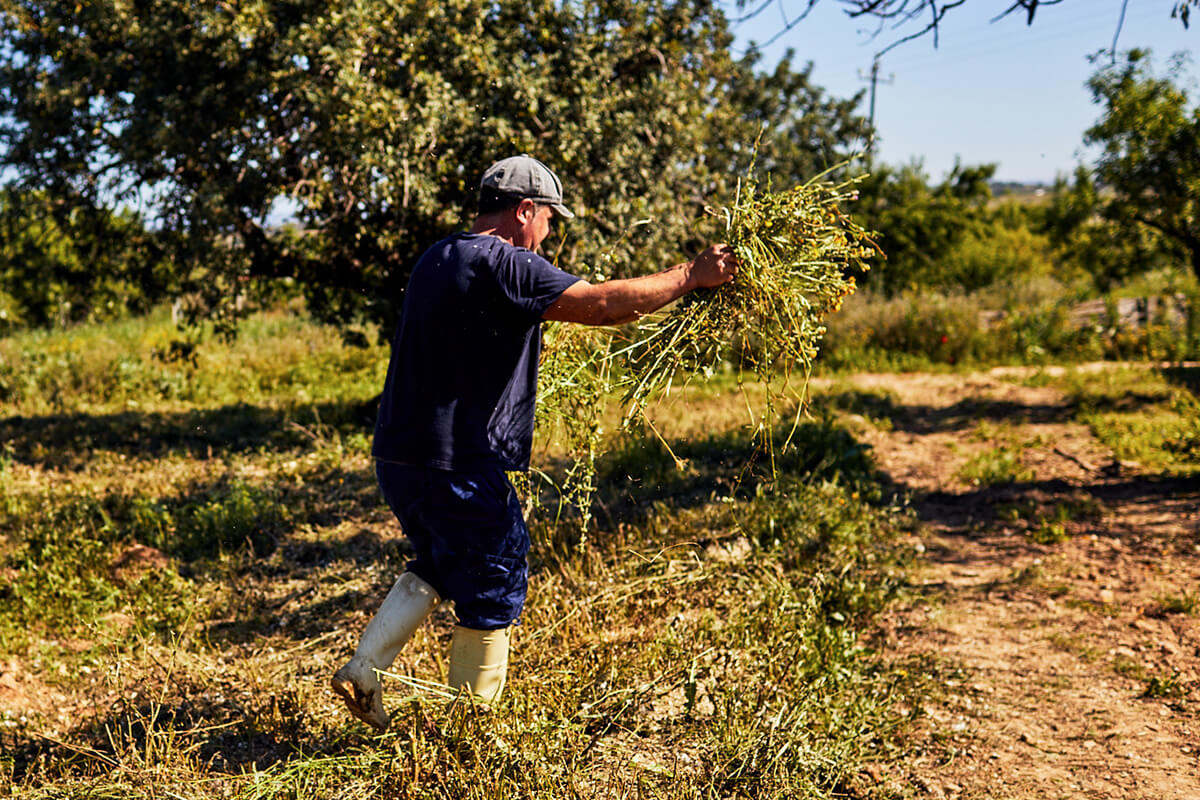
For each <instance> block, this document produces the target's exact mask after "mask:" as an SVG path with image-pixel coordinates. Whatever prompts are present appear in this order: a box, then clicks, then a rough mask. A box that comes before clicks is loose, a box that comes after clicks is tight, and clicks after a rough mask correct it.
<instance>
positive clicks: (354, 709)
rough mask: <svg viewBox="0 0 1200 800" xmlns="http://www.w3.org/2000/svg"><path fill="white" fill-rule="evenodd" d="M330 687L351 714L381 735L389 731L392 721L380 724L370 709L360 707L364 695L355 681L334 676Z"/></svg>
mask: <svg viewBox="0 0 1200 800" xmlns="http://www.w3.org/2000/svg"><path fill="white" fill-rule="evenodd" d="M329 686H330V688H332V689H333V693H334V694H336V695H337V696H338V697H340V698H341V699H342V702H343V703H345V704H346V709H347V710H348V711H349V712H350V713H351V714H353V715H354V716H355V717H357V718H358V719H360V720H362V721H363V722H365V723H367V724H368V725H370V726H371V727H372V728H374V729H375V730H377V731H379V732H380V733H383V732H384V731H386V730H387V728H388V723H389V722H390V721H391V720H385V721H384V722H383V723H380V721H379V720H378V719H376V718H375V717H374V716H373V715H372V714H371V711H370V710H369V709H364V708H363V707H362V706H361V705H360V702H361V699H362V693H361V692H360V691H359V690H358V687H357V686H355V684H354V681H352V680H350V679H349V678H344V677H342V676H341V675H334V676H333V679H332V680H330V682H329Z"/></svg>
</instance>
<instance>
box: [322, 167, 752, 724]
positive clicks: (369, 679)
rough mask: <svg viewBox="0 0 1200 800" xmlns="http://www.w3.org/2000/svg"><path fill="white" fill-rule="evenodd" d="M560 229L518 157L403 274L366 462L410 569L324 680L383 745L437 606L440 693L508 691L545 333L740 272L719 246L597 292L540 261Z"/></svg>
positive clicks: (555, 193)
mask: <svg viewBox="0 0 1200 800" xmlns="http://www.w3.org/2000/svg"><path fill="white" fill-rule="evenodd" d="M556 216H557V217H560V218H563V219H570V218H571V217H573V216H574V214H572V213H571V211H570V210H569V209H568V208H567V207H566V206H565V205H563V193H562V184H561V182H560V181H559V180H558V178H557V176H555V175H554V173H553V172H551V171H550V169H549V168H548V167H547V166H546V165H545V164H543V163H542V162H540V161H538V160H537V159H535V158H532V157H530V156H528V155H520V156H514V157H512V158H506V159H504V160H502V161H499V162H497V163H495V164H493V165H492V166H491V167H489V168H488V169H487V171H486V172H484V174H483V179H482V180H481V182H480V198H479V214H478V217H477V218H476V221H475V224H474V225H473V226H472V228H471V230H470V232H468V233H459V234H455V235H453V236H451V237H449V238H447V239H444V240H442V241H441V242H438V243H437V244H435V245H434V246H433V247H431V248H430V249H429V250H428V251H426V252H425V254H424V255H422V256H421V258H420V259H419V260H418V261H417V264H416V266H415V267H414V268H413V272H412V276H411V278H410V280H409V284H408V289H407V290H406V293H405V297H404V307H403V310H402V312H401V317H400V324H399V326H398V327H397V329H396V335H395V337H394V339H393V340H392V355H391V361H390V363H389V365H388V375H387V380H386V383H385V385H384V390H383V397H382V400H381V402H380V407H379V418H378V421H377V423H376V426H375V440H374V446H373V448H372V453H373V455H374V456H375V459H376V475H377V477H378V479H379V485H380V488H381V489H382V491H383V496H384V499H385V500H386V501H387V503H388V505H389V506H390V507H391V509H392V511H393V512H394V513H395V514H396V517H397V518H398V519H399V520H400V525H401V527H402V528H403V530H404V533H405V535H406V536H407V537H408V539H409V541H410V542H411V543H412V545H413V548H414V550H415V551H416V555H415V557H414V558H413V560H412V561H411V562H409V564H408V568H407V571H406V572H405V573H404V574H403V575H401V576H400V578H399V580H397V581H396V583H395V585H394V586H393V587H392V589H391V591H390V592H388V595H387V597H386V598H384V601H383V605H382V606H381V607H380V609H379V612H378V613H377V614H376V615H375V617H374V618H373V619H372V620H371V622H370V623H369V624H368V625H367V627H366V630H364V631H363V635H362V640H361V641H360V643H359V645H358V648H357V650H356V651H355V653H354V657H353V658H352V659H351V660H350V662H349V663H348V664H346V665H345V666H344V667H342V668H341V669H340V670H338V671H337V674H335V675H334V677H333V681H332V685H333V689H334V691H335V692H336V693H337V694H338V695H339V696H340V697H341V698H342V699H343V700H344V701H345V703H346V705H347V707H348V708H349V710H350V712H351V713H353V714H354V715H355V716H356V717H358V718H359V719H361V720H363V721H364V722H367V723H369V724H371V725H373V726H375V727H376V728H378V729H380V730H384V729H386V728H387V725H388V715H387V713H386V712H385V711H384V709H383V690H382V687H381V686H380V683H379V678H378V675H377V670H385V669H387V668H388V667H389V666H390V665H391V663H392V661H393V660H394V659H395V658H396V655H397V654H398V653H399V651H400V648H401V647H402V646H403V645H404V643H405V642H406V641H408V639H409V637H411V636H412V634H413V632H414V631H415V630H416V628H417V627H418V626H419V625H420V624H421V622H422V621H423V620H424V619H425V617H426V616H428V615H429V613H430V612H431V611H432V610H433V608H434V607H435V606H436V605H437V604H438V603H439V602H440V601H442V600H452V601H453V602H454V605H455V614H456V616H457V618H458V625H457V627H456V628H455V630H454V637H453V641H452V644H451V648H450V674H449V684H450V686H452V687H454V688H456V689H465V690H467V691H470V692H472V693H473V694H475V695H476V696H478V697H480V698H482V699H483V700H485V701H489V702H490V701H492V700H495V699H496V698H497V697H498V696H499V695H500V692H501V690H502V689H503V687H504V680H505V676H506V674H507V668H508V646H509V627H510V626H511V625H512V624H513V623H514V622H515V621H516V620H517V617H518V616H519V614H520V612H521V607H522V605H523V604H524V601H525V589H526V563H525V556H526V553H527V552H528V550H529V532H528V530H527V529H526V527H525V520H524V518H523V516H522V513H521V507H520V504H519V502H518V500H517V496H516V493H515V492H514V490H513V487H512V484H511V483H509V481H508V478H507V477H506V475H505V472H506V471H523V470H527V469H528V468H529V453H530V448H531V445H532V438H533V415H534V400H535V397H536V393H537V392H536V390H537V386H536V384H537V365H538V357H539V354H540V348H541V323H542V321H543V320H556V321H561V322H578V323H582V324H585V325H614V324H618V323H622V322H628V321H630V320H634V319H637V318H638V317H640V316H642V315H643V314H648V313H650V312H651V311H655V310H657V309H659V308H661V307H662V306H664V305H666V304H667V303H670V302H671V301H673V300H676V299H678V298H679V297H682V296H683V295H684V294H687V293H688V292H690V291H692V290H693V289H697V288H700V287H710V286H719V285H721V284H723V283H726V282H728V281H731V280H733V277H734V275H735V274H736V272H737V262H736V259H735V258H734V256H733V253H732V250H731V249H730V248H729V247H727V246H725V245H715V246H713V247H710V248H708V249H707V250H705V251H704V252H703V253H702V254H701V255H700V256H699V257H698V258H697V259H696V260H695V261H689V262H685V263H682V264H677V265H675V266H673V267H670V268H669V269H666V270H664V271H662V272H659V273H657V274H654V275H647V276H644V277H640V278H631V279H628V280H614V281H609V282H606V283H600V284H596V285H592V284H589V283H588V282H587V281H583V280H580V279H578V278H576V277H574V276H572V275H569V274H568V273H566V272H563V271H562V270H560V269H558V268H556V267H554V266H553V265H551V264H550V263H549V262H548V261H546V260H545V259H544V258H542V257H541V256H540V255H538V252H537V251H538V249H539V247H540V246H541V244H542V241H543V240H544V239H545V238H546V236H547V235H548V234H549V232H550V225H551V222H552V220H553V218H554V217H556Z"/></svg>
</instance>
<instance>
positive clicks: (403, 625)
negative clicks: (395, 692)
mask: <svg viewBox="0 0 1200 800" xmlns="http://www.w3.org/2000/svg"><path fill="white" fill-rule="evenodd" d="M440 599H441V598H439V597H438V594H437V592H435V591H434V590H433V587H432V586H430V585H429V584H428V583H426V582H425V581H423V580H421V579H420V578H418V577H417V576H416V575H414V574H413V573H411V572H406V573H404V574H403V575H401V576H400V578H399V579H398V580H397V581H396V583H395V584H394V585H393V586H392V589H391V591H390V592H388V594H387V597H385V598H383V604H382V605H381V606H380V607H379V611H377V612H376V613H375V616H374V617H373V618H372V619H371V621H370V622H368V623H367V627H366V629H365V630H364V631H363V634H362V639H361V640H360V641H359V643H358V649H357V650H355V651H354V658H352V659H350V663H348V664H346V666H344V667H342V668H341V669H339V670H338V671H337V673H336V674H335V675H334V676H333V680H332V682H331V683H332V686H333V691H334V692H336V693H337V695H338V696H339V697H341V698H342V700H344V701H345V703H346V708H348V709H350V713H351V714H353V715H354V716H356V717H358V718H359V719H361V720H362V721H363V722H365V723H367V724H368V725H372V726H374V727H376V728H378V729H379V730H381V731H383V730H387V726H388V715H387V712H386V711H384V710H383V687H382V686H381V685H380V683H379V676H378V675H376V674H375V670H380V669H387V668H388V667H390V666H391V665H392V662H393V661H395V660H396V655H397V654H398V653H399V652H400V648H402V647H404V643H405V642H407V641H408V640H409V639H410V638H412V635H413V633H414V632H415V631H416V630H417V628H418V627H419V626H420V624H421V623H422V622H424V621H425V618H426V617H427V616H429V612H431V611H433V609H434V607H435V606H436V605H437V604H438V601H439V600H440Z"/></svg>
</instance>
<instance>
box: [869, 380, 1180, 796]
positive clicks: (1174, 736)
mask: <svg viewBox="0 0 1200 800" xmlns="http://www.w3.org/2000/svg"><path fill="white" fill-rule="evenodd" d="M1012 377H1013V376H1012V374H1011V372H1004V371H1000V370H997V371H994V372H991V373H982V374H976V375H971V376H966V377H964V376H962V375H929V374H916V375H886V376H884V375H880V376H875V375H860V376H857V377H855V378H853V379H851V381H850V383H851V385H852V386H853V387H855V390H856V391H861V392H862V393H863V396H864V397H876V398H878V397H879V396H880V395H879V392H881V391H886V393H887V395H886V396H888V397H889V398H890V400H889V401H888V402H887V403H886V404H884V406H883V407H881V408H875V409H871V408H868V409H867V410H866V411H864V415H865V416H864V417H863V419H862V423H863V424H862V432H861V435H862V436H863V437H864V438H865V439H866V440H867V441H869V442H870V443H871V444H872V445H874V447H875V452H876V456H877V459H878V462H879V464H880V467H881V468H882V470H883V471H884V472H886V473H887V475H888V476H889V477H890V479H891V480H892V481H893V482H895V483H896V484H897V485H898V486H899V487H900V488H902V489H905V490H909V491H911V492H912V496H913V497H914V498H915V499H914V507H915V510H916V512H917V514H918V515H919V517H920V518H921V520H922V526H921V537H922V544H923V546H924V548H925V552H924V556H923V562H922V564H921V565H920V567H919V569H918V576H919V578H918V579H919V581H920V583H921V584H922V585H921V587H920V592H919V595H918V597H917V598H915V599H914V602H912V603H911V604H908V606H907V607H906V608H905V609H903V610H902V611H900V612H898V613H897V614H896V615H894V616H893V617H892V618H890V619H889V620H888V622H887V624H886V625H885V629H884V631H883V632H882V634H881V638H882V640H883V641H882V644H883V646H885V647H886V648H888V649H889V650H891V651H893V652H898V653H902V654H918V653H924V654H931V655H933V656H934V657H935V658H937V659H938V660H939V662H940V663H942V664H944V665H946V667H947V669H948V670H950V671H951V672H953V671H954V669H955V668H961V669H960V674H961V676H962V677H961V679H960V680H951V681H948V682H947V685H946V690H947V691H946V694H945V696H944V697H943V698H941V699H938V700H936V701H934V703H933V704H932V705H931V706H930V707H928V708H926V709H925V711H926V716H925V717H924V722H923V723H922V726H921V733H920V734H919V736H918V737H917V741H916V742H915V744H914V747H913V751H914V752H915V757H914V758H912V759H910V760H909V761H907V762H906V763H905V764H902V765H891V766H890V767H888V768H887V769H883V770H881V771H880V774H879V775H878V776H876V777H877V778H878V779H879V780H881V781H890V782H893V783H895V784H896V788H897V790H898V791H899V793H900V794H901V795H902V796H916V797H923V796H926V797H936V798H1014V799H1016V798H1021V799H1024V798H1038V799H1039V800H1041V799H1042V798H1064V799H1065V798H1123V799H1124V798H1130V799H1132V798H1138V800H1141V799H1142V798H1144V799H1145V800H1200V764H1198V751H1200V675H1198V671H1200V670H1198V664H1200V616H1198V615H1200V608H1196V607H1195V605H1196V604H1197V603H1200V481H1196V480H1194V479H1193V480H1178V479H1177V480H1168V479H1162V478H1157V477H1154V476H1150V475H1145V474H1142V473H1141V471H1140V469H1139V467H1138V466H1137V465H1131V464H1121V463H1118V462H1116V461H1114V459H1113V456H1112V453H1111V452H1110V451H1108V450H1107V449H1106V448H1104V447H1103V446H1102V445H1101V444H1100V443H1099V442H1098V441H1097V440H1096V439H1095V438H1094V437H1093V435H1092V433H1091V432H1090V430H1089V429H1088V428H1087V427H1086V426H1084V425H1082V424H1080V423H1078V422H1076V421H1074V420H1073V419H1072V414H1071V413H1070V409H1069V408H1068V406H1067V405H1066V403H1065V400H1064V398H1063V397H1062V396H1061V394H1060V393H1059V392H1058V391H1056V390H1054V389H1053V388H1049V387H1045V386H1030V385H1023V384H1021V383H1020V382H1019V381H1016V380H1013V379H1012ZM868 406H869V404H868ZM972 466H974V467H975V468H976V469H977V470H979V469H984V470H986V469H988V468H991V469H993V470H1004V469H1008V470H1010V471H1013V472H1014V474H1016V475H1017V480H1016V481H1015V482H1008V483H1003V482H1001V483H997V484H993V485H992V486H991V487H990V488H989V487H988V486H987V485H986V484H987V481H986V480H984V481H982V482H974V481H972V480H970V479H968V478H967V477H964V472H965V471H966V470H969V469H970V468H971V467H972ZM1180 604H1184V605H1185V606H1187V607H1189V608H1190V610H1191V613H1186V610H1185V609H1181V608H1180ZM1189 604H1190V605H1189Z"/></svg>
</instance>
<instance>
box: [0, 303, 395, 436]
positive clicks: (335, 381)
mask: <svg viewBox="0 0 1200 800" xmlns="http://www.w3.org/2000/svg"><path fill="white" fill-rule="evenodd" d="M239 331H240V336H239V341H237V342H234V343H229V342H225V341H224V340H223V339H221V338H220V337H216V336H214V332H213V329H212V328H211V327H207V328H198V329H194V330H192V331H191V334H190V337H184V338H181V336H180V333H179V331H178V330H177V329H176V327H175V326H174V325H173V324H172V323H171V322H170V320H169V319H167V318H166V317H165V315H161V314H158V315H154V316H150V317H142V318H138V319H130V320H123V321H120V322H119V323H116V324H90V325H81V326H78V327H75V328H72V329H71V330H70V331H69V332H66V333H55V332H49V331H26V332H22V333H19V334H15V335H13V336H11V337H8V338H6V339H4V340H2V341H0V402H3V403H7V404H10V405H11V406H12V407H15V408H17V409H20V410H21V411H22V412H23V413H26V414H31V413H46V412H48V411H54V412H71V411H80V410H86V411H90V412H94V411H97V410H100V409H106V410H113V409H119V410H123V411H124V410H136V409H144V410H153V409H155V408H159V407H161V406H162V404H163V403H168V402H176V401H183V402H188V403H195V404H198V405H201V406H215V405H221V404H229V405H234V404H238V403H250V402H259V401H262V400H263V399H264V398H267V397H280V398H284V399H286V401H287V403H288V404H289V405H303V404H306V403H311V402H318V401H326V400H328V399H329V398H330V392H331V391H332V387H334V386H340V387H343V391H347V390H348V389H346V387H349V386H354V387H355V391H357V392H358V394H359V396H360V397H362V398H363V399H364V400H365V399H367V398H369V397H371V396H373V394H375V393H377V392H378V390H379V385H380V384H381V383H382V378H383V376H382V370H384V369H386V364H387V359H386V356H385V355H384V354H382V353H381V352H380V350H379V348H378V347H374V348H361V347H355V346H350V345H347V344H345V343H344V342H343V341H342V336H341V335H340V333H339V331H338V330H337V329H335V328H332V327H330V326H321V325H314V324H312V323H311V322H309V321H307V320H305V319H304V318H303V317H301V316H298V315H296V314H292V313H288V312H286V311H276V312H272V313H269V314H261V315H256V316H253V317H249V318H247V319H246V320H245V321H244V322H243V323H242V324H241V326H240V327H239ZM327 421H328V420H327Z"/></svg>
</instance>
